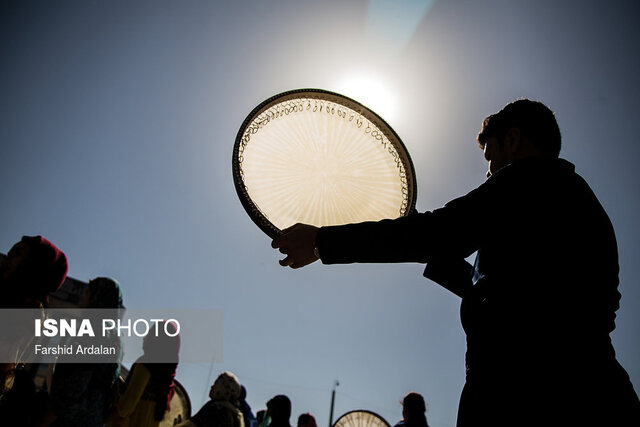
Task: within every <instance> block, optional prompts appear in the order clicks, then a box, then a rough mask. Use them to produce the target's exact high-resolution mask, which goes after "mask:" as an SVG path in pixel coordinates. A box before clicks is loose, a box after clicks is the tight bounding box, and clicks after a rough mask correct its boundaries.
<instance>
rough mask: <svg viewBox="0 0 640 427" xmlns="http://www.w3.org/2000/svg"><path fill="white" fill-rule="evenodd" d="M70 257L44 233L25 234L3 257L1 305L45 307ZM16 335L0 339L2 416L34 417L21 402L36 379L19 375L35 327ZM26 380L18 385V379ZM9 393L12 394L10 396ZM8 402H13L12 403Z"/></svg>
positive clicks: (0, 284) (25, 373)
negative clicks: (17, 372)
mask: <svg viewBox="0 0 640 427" xmlns="http://www.w3.org/2000/svg"><path fill="white" fill-rule="evenodd" d="M68 267H69V266H68V263H67V257H66V255H65V254H64V252H62V251H61V250H60V249H58V247H56V246H55V245H54V244H53V243H51V242H50V241H49V240H47V239H45V238H44V237H42V236H23V237H22V239H21V240H20V241H19V242H17V243H15V244H14V245H13V247H12V248H11V249H10V250H9V252H8V253H7V255H6V256H5V257H2V259H0V309H2V308H30V309H39V310H41V311H42V309H43V308H44V307H46V306H47V304H48V295H49V294H50V293H52V292H54V291H56V290H57V289H58V288H59V287H60V286H61V285H62V283H63V282H64V280H65V279H66V277H67V270H68ZM13 332H15V333H16V334H17V336H15V337H13V338H11V339H10V340H9V341H8V342H5V341H3V342H0V398H1V400H0V417H4V419H5V420H8V419H12V417H25V418H26V417H32V416H33V414H34V413H35V411H26V410H24V408H23V406H22V405H21V404H20V402H28V401H29V399H30V398H31V396H32V395H33V393H34V392H35V391H34V390H33V387H32V386H33V384H29V382H31V383H32V382H33V381H32V379H31V378H30V376H29V375H28V373H27V372H24V373H23V374H22V375H18V376H17V377H16V371H17V369H18V367H19V365H20V364H21V363H23V361H24V355H25V351H27V348H28V346H29V344H30V343H31V342H32V340H33V336H32V331H31V330H29V331H13ZM16 378H18V379H19V380H21V381H26V382H27V383H25V384H23V385H21V386H18V387H16V390H14V391H13V393H12V392H11V389H12V388H13V386H14V382H15V379H16ZM7 394H11V395H10V396H7ZM8 402H13V403H11V404H9V403H8Z"/></svg>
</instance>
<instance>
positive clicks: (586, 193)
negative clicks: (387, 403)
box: [316, 158, 640, 426]
mask: <svg viewBox="0 0 640 427" xmlns="http://www.w3.org/2000/svg"><path fill="white" fill-rule="evenodd" d="M316 244H317V246H318V249H319V253H320V256H321V259H322V262H323V263H326V264H331V263H351V262H409V261H413V262H421V263H427V267H426V269H425V275H426V276H427V277H429V278H431V279H433V280H435V281H437V282H438V283H441V284H443V286H445V287H446V288H448V289H449V290H451V291H453V292H454V293H456V294H457V295H459V296H461V297H462V305H461V318H462V324H463V327H464V330H465V333H466V335H467V355H466V360H467V385H466V386H465V390H464V392H463V396H462V399H461V403H460V413H459V421H458V422H459V425H460V426H462V425H481V424H478V420H484V422H489V421H491V423H492V424H493V425H502V423H500V421H499V420H500V419H503V420H504V425H508V424H509V422H513V419H512V417H511V416H512V415H514V414H523V413H531V412H536V411H538V412H539V407H540V404H541V403H540V402H541V401H544V402H545V403H544V405H545V407H546V408H547V409H545V412H546V411H547V410H549V409H548V408H549V407H551V408H552V409H557V410H559V411H562V412H564V413H572V414H575V413H576V412H579V408H582V407H583V406H584V405H585V400H584V399H587V398H589V399H593V397H594V396H598V397H599V399H598V405H603V404H604V408H605V409H602V408H600V409H602V411H601V412H602V414H605V413H607V414H610V411H612V410H613V409H615V410H616V411H622V410H624V411H627V410H628V409H629V408H633V409H632V410H633V411H635V412H636V413H639V412H640V409H639V406H638V400H637V396H636V395H635V392H634V391H633V388H632V386H631V383H630V382H629V379H628V376H627V375H626V372H624V370H623V369H622V368H621V367H620V366H619V365H618V364H617V362H616V361H615V353H614V351H613V347H612V346H611V340H610V338H609V333H610V332H611V331H612V330H613V329H614V328H615V323H614V319H615V312H616V310H617V309H618V303H619V300H620V294H619V293H618V291H617V287H618V252H617V244H616V239H615V234H614V231H613V227H612V225H611V222H610V220H609V218H608V216H607V214H606V213H605V211H604V209H603V208H602V206H601V205H600V203H599V201H598V199H597V198H596V196H595V195H594V194H593V192H592V191H591V189H590V188H589V186H588V185H587V183H586V182H585V181H584V180H583V179H582V178H581V177H580V176H579V175H577V174H576V173H575V171H574V166H573V165H572V164H571V163H569V162H567V161H565V160H562V159H547V158H528V159H523V160H519V161H517V162H514V163H512V164H510V165H508V166H506V167H504V168H503V169H501V170H500V171H498V172H497V173H495V174H493V176H491V178H489V179H488V180H487V181H486V182H485V183H484V184H482V185H480V186H479V187H478V188H476V189H475V190H473V191H471V192H470V193H468V194H467V195H465V196H462V197H460V198H458V199H455V200H453V201H451V202H449V203H447V204H446V205H445V206H444V207H442V208H440V209H436V210H434V211H432V212H425V213H420V214H414V215H410V216H408V217H404V218H400V219H396V220H383V221H380V222H367V223H361V224H350V225H346V226H336V227H323V228H322V229H321V230H320V231H319V233H318V237H317V240H316ZM476 251H477V256H476V261H475V266H474V267H473V268H472V267H471V266H470V265H468V264H467V263H466V262H465V261H464V259H465V258H466V257H469V256H470V255H472V254H473V253H474V252H476ZM605 389H606V390H605ZM560 390H562V391H560ZM611 393H613V394H615V395H616V396H617V398H618V400H619V401H624V402H625V403H624V404H623V406H624V408H620V404H618V403H615V402H614V401H613V400H612V399H611V398H610V396H611ZM567 396H569V398H567ZM587 406H593V405H587ZM536 408H538V409H536ZM592 409H593V408H592V407H591V408H590V410H592ZM600 409H599V410H600ZM591 415H593V413H591ZM509 417H511V418H509ZM507 419H511V421H507ZM531 419H535V417H533V418H531ZM590 419H593V417H592V418H590ZM465 420H471V421H468V422H467V421H465ZM545 421H546V422H548V420H545ZM532 423H533V421H532ZM513 425H524V423H520V422H516V423H515V424H513ZM547 425H550V424H547ZM608 425H614V424H608Z"/></svg>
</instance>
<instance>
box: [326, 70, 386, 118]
mask: <svg viewBox="0 0 640 427" xmlns="http://www.w3.org/2000/svg"><path fill="white" fill-rule="evenodd" d="M392 89H393V88H392V87H391V86H390V85H389V84H387V83H386V82H383V80H381V79H377V78H375V77H373V76H367V75H359V76H356V75H354V76H352V77H349V78H347V79H345V80H343V81H342V82H340V83H339V85H338V86H337V92H338V93H341V94H343V95H345V96H348V97H349V98H353V99H354V100H356V101H358V102H359V103H361V104H363V105H364V106H366V107H368V108H369V109H371V110H372V111H374V112H375V113H376V114H378V115H379V116H380V117H382V118H383V119H384V120H385V121H386V122H387V123H389V125H390V126H391V127H393V121H394V119H396V118H397V117H396V114H397V109H396V102H397V100H396V96H394V94H393V90H392Z"/></svg>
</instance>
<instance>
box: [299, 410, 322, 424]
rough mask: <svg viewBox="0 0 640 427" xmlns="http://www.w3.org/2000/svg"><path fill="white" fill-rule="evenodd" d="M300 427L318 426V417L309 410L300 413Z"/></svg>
mask: <svg viewBox="0 0 640 427" xmlns="http://www.w3.org/2000/svg"><path fill="white" fill-rule="evenodd" d="M298 427H318V424H317V423H316V418H315V417H314V416H313V415H311V414H310V413H308V412H305V413H304V414H300V416H299V417H298Z"/></svg>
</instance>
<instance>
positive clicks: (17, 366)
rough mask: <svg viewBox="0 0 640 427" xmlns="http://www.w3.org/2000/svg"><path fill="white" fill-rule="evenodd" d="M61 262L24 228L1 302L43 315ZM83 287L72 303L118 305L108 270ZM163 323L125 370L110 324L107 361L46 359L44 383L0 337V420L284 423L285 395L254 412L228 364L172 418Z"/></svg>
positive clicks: (304, 426)
mask: <svg viewBox="0 0 640 427" xmlns="http://www.w3.org/2000/svg"><path fill="white" fill-rule="evenodd" d="M67 270H68V263H67V258H66V256H65V254H64V252H62V251H61V250H60V249H59V248H57V247H56V246H55V245H54V244H53V243H51V242H50V241H49V240H47V239H45V238H43V237H41V236H33V237H32V236H24V237H23V238H22V239H21V240H20V241H19V242H17V243H16V244H15V245H14V246H13V247H12V248H11V249H10V250H9V252H8V253H7V255H6V256H4V257H2V258H1V259H0V287H1V289H2V290H3V295H4V296H3V297H2V298H1V299H0V308H29V309H38V310H41V311H42V313H43V315H44V313H45V309H47V308H48V307H49V297H50V296H51V295H52V294H53V293H54V292H56V291H57V290H58V289H59V288H60V286H61V285H62V283H63V282H64V281H65V279H66V275H67ZM84 291H85V292H84V293H83V296H82V298H81V299H79V301H77V303H76V304H74V306H75V307H78V308H90V309H93V308H95V309H114V310H117V312H118V313H121V312H122V311H123V310H124V304H123V298H122V290H121V287H120V283H119V282H118V281H117V280H115V279H113V278H108V277H98V278H95V279H93V280H91V281H89V283H88V284H86V288H85V289H84ZM166 326H167V329H168V331H169V332H170V333H171V335H173V334H174V333H175V335H176V336H175V337H171V336H162V335H161V336H159V337H157V336H155V335H152V334H149V335H147V336H146V337H145V339H144V341H143V355H142V356H141V357H139V358H138V359H137V360H136V362H135V363H134V364H133V365H132V366H131V368H130V369H129V370H126V369H125V368H124V367H123V366H122V352H123V348H122V347H123V346H122V342H121V339H120V337H118V336H116V335H115V333H113V332H112V333H111V335H109V334H107V336H106V337H105V339H106V340H108V341H109V342H110V344H111V345H113V346H114V347H116V348H117V349H118V354H117V356H116V358H115V360H114V362H113V363H59V362H58V363H52V364H51V366H49V367H48V372H49V374H50V375H48V377H47V380H46V381H47V382H48V383H46V384H43V385H40V386H39V387H36V384H35V382H34V377H35V374H36V371H37V369H38V368H39V366H37V365H36V364H27V363H24V360H22V357H23V353H24V347H25V346H26V345H27V344H28V343H25V342H18V343H13V342H12V343H2V344H3V349H4V350H3V351H4V353H3V355H2V357H3V360H2V361H1V362H2V363H1V364H0V369H1V370H0V375H1V377H0V426H5V425H7V426H24V427H75V426H77V427H103V426H107V427H156V426H159V425H160V424H161V423H162V424H163V425H173V426H178V427H291V422H290V418H291V400H290V398H289V397H288V396H286V395H284V394H278V395H275V396H273V397H272V398H271V399H270V400H269V401H268V402H266V403H265V407H266V409H262V410H259V411H258V412H257V414H254V412H253V411H252V409H251V407H250V405H249V404H248V402H247V400H246V399H247V389H246V388H245V386H244V385H242V384H241V382H240V380H239V379H238V377H237V376H236V375H235V374H233V373H232V372H222V373H221V374H220V375H219V376H218V377H217V379H216V380H215V382H214V383H213V384H212V386H211V389H210V393H209V397H210V400H209V401H208V402H207V403H205V404H204V405H203V406H202V407H201V408H200V409H198V410H197V411H195V413H194V414H193V415H191V416H190V417H188V418H187V419H182V418H181V417H176V418H174V419H171V418H170V409H171V406H170V405H171V401H172V398H173V396H174V393H175V385H176V383H175V374H176V369H177V367H178V360H179V350H180V335H179V334H177V331H176V326H175V325H174V324H172V323H170V322H169V323H168V324H167V325H166ZM159 329H161V330H162V329H164V325H162V324H161V325H160V327H159ZM5 344H7V345H5ZM8 344H10V345H8ZM7 347H10V349H9V350H7ZM160 353H162V355H163V359H166V358H167V355H168V354H169V355H172V356H170V357H169V359H171V360H172V363H158V362H157V360H156V358H154V355H157V354H160ZM9 354H10V355H11V357H10V358H9V356H8V355H9ZM124 372H127V374H126V378H124V379H123V375H122V374H123V373H124ZM414 394H416V395H417V393H414ZM418 396H419V395H418ZM422 402H423V403H424V400H422ZM405 406H406V404H405ZM423 415H424V414H423ZM404 417H405V418H407V416H406V415H404ZM297 427H318V426H317V423H316V420H315V417H314V416H313V415H312V414H311V413H309V412H305V413H302V414H300V415H299V417H298V419H297ZM411 427H414V426H413V424H411ZM415 427H423V426H418V425H416V426H415Z"/></svg>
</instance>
